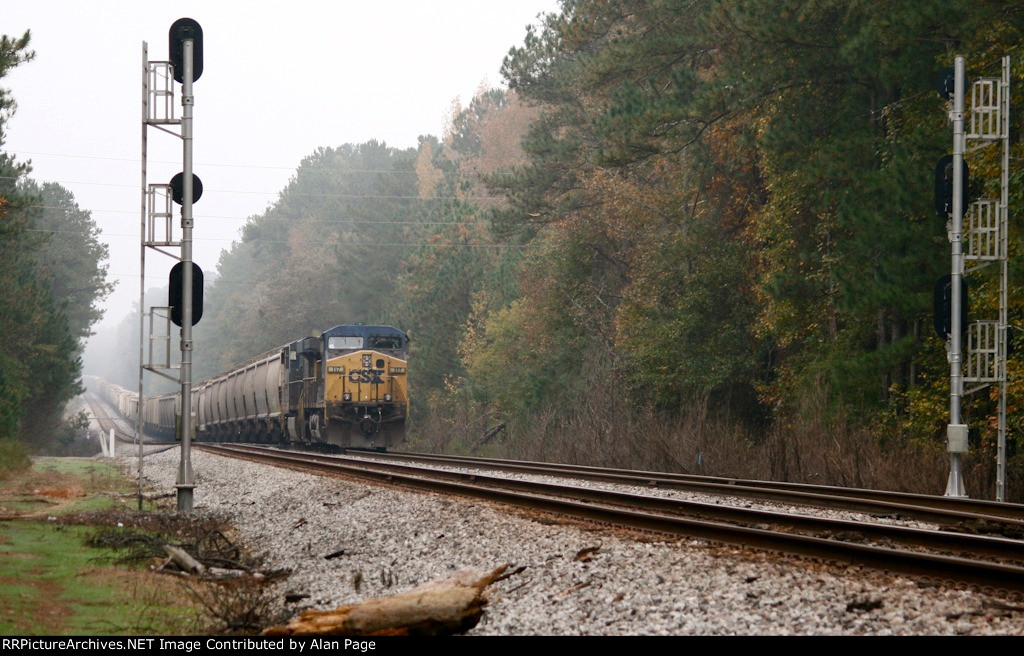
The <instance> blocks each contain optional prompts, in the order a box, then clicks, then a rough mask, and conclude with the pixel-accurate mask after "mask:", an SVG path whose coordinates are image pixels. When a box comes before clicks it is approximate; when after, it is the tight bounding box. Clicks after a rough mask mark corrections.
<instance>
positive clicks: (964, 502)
mask: <svg viewBox="0 0 1024 656" xmlns="http://www.w3.org/2000/svg"><path fill="white" fill-rule="evenodd" d="M352 453H353V455H359V456H360V457H369V458H379V459H384V458H395V459H402V460H419V461H424V462H437V463H439V464H446V465H452V466H468V467H479V468H484V469H496V470H501V471H520V472H525V473H533V474H541V475H551V476H564V477H567V478H580V479H586V480H595V481H604V482H609V483H622V484H625V485H638V486H642V487H661V488H666V489H685V490H690V491H696V492H707V493H710V494H730V495H731V496H737V497H745V498H757V499H764V500H770V501H782V502H785V503H794V504H802V505H810V506H819V507H827V508H842V509H846V510H853V511H856V512H867V513H896V514H898V515H900V516H902V517H912V518H914V519H920V520H922V521H940V522H941V521H946V520H943V519H941V517H943V516H944V514H939V515H936V514H932V511H936V510H938V511H943V513H945V511H952V512H960V513H965V514H964V515H962V517H963V518H964V519H967V520H968V521H989V522H996V523H1008V524H1011V525H1015V526H1020V527H1022V528H1024V505H1021V504H1015V503H1004V502H998V501H987V500H984V499H969V498H956V497H944V496H935V495H930V494H915V493H911V492H894V491H891V490H869V489H864V488H847V487H839V486H832V485H811V484H807V483H786V482H778V481H758V480H753V479H742V478H729V477H719V476H703V475H699V474H681V473H673V472H655V471H640V470H631V469H616V468H605V467H592V466H589V465H568V464H558V463H545V462H536V461H529V460H500V459H497V458H479V457H473V456H442V455H435V454H427V453H412V452H387V453H374V452H352ZM844 499H845V500H844ZM911 513H913V514H911Z"/></svg>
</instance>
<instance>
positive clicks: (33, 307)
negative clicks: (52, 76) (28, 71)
mask: <svg viewBox="0 0 1024 656" xmlns="http://www.w3.org/2000/svg"><path fill="white" fill-rule="evenodd" d="M30 41H31V34H30V33H25V34H24V35H23V36H21V37H9V36H0V80H2V79H3V77H4V76H5V75H6V74H7V72H8V71H10V70H11V69H13V68H14V67H16V66H19V65H22V64H25V63H27V62H29V61H31V60H32V58H33V57H34V56H35V53H34V52H33V51H32V50H31V49H30ZM15 109H16V103H15V100H14V98H13V97H12V95H11V93H10V91H9V90H8V89H4V88H0V262H3V265H2V266H0V471H2V470H5V469H8V468H10V467H15V466H17V465H18V463H24V462H25V461H26V460H25V459H26V457H27V453H28V451H29V450H31V451H33V452H37V453H58V454H60V453H65V452H67V450H68V449H69V447H70V446H71V445H72V443H73V442H74V439H75V436H76V429H78V428H81V427H83V425H84V423H83V422H86V420H85V418H84V417H82V416H75V417H71V418H66V417H65V416H64V414H65V413H64V408H65V405H66V404H67V402H68V401H69V400H71V399H72V398H74V397H75V396H77V395H78V394H79V393H80V392H81V391H82V388H81V354H82V350H83V349H84V347H85V342H86V340H87V339H88V338H89V336H90V335H91V334H92V330H91V329H92V326H93V325H94V324H95V323H96V322H97V321H99V320H100V318H101V316H102V313H101V311H100V310H99V305H100V303H101V301H102V300H103V298H104V297H105V296H106V295H107V294H109V293H110V291H111V290H112V289H113V286H112V285H111V284H110V283H109V282H107V264H106V262H105V261H106V259H107V246H106V245H105V244H102V243H101V242H100V241H99V239H98V237H99V230H98V228H97V227H96V224H95V222H94V221H93V219H92V216H91V214H90V213H89V212H88V211H87V210H83V209H82V208H80V207H79V206H78V204H77V203H76V202H75V198H74V196H73V195H72V194H71V192H69V191H68V190H67V189H65V188H63V187H62V186H60V185H59V184H56V183H53V182H47V183H44V184H39V183H37V182H35V181H34V180H32V179H31V178H30V177H29V174H30V173H31V165H30V164H29V163H27V162H20V161H17V160H16V158H14V157H12V156H11V155H10V154H8V153H6V152H4V150H3V144H4V136H5V124H6V122H7V120H8V119H9V118H10V117H11V116H12V115H13V113H14V111H15Z"/></svg>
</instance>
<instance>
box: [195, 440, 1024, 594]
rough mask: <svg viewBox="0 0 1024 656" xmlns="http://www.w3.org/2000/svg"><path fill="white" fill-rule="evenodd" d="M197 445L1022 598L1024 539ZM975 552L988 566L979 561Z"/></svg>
mask: <svg viewBox="0 0 1024 656" xmlns="http://www.w3.org/2000/svg"><path fill="white" fill-rule="evenodd" d="M197 448H201V449H204V450H208V451H210V452H214V453H218V454H222V455H229V456H232V457H240V458H245V459H249V460H254V461H259V462H265V463H270V464H275V465H280V466H286V467H292V468H297V469H303V470H312V471H316V472H321V473H329V474H334V475H343V476H354V477H358V478H362V479H368V480H375V481H379V482H384V483H389V484H395V485H401V486H405V487H411V488H415V489H420V490H429V491H434V492H441V493H445V494H456V495H461V496H467V497H472V498H476V499H484V500H488V501H494V502H499V503H503V504H509V505H513V506H517V507H521V508H527V509H532V510H541V511H545V512H550V513H556V514H559V515H564V516H568V517H571V518H573V519H577V520H589V521H596V522H601V523H606V524H611V525H615V526H620V527H625V528H631V529H640V530H644V531H654V532H658V533H662V534H669V535H677V536H688V537H695V538H701V539H706V540H710V541H714V542H722V543H728V544H735V545H742V546H748V547H754V548H759V549H767V550H771V551H778V552H783V553H789V554H795V555H800V556H805V557H811V558H818V559H824V560H829V561H832V562H837V563H842V564H848V565H855V566H865V567H870V568H874V569H880V570H885V571H890V572H895V573H900V574H909V575H914V576H920V577H925V578H927V579H930V580H935V581H943V582H954V583H968V584H971V585H975V586H978V587H980V588H981V589H983V590H985V591H993V590H1006V591H1012V592H1013V593H1015V594H1017V595H1020V594H1022V593H1024V566H1022V564H1024V542H1022V541H1020V540H1015V539H1010V538H1006V537H995V536H989V535H976V534H972V533H962V532H957V531H944V530H931V529H920V528H910V527H905V526H893V525H886V524H878V523H874V522H866V521H863V520H860V521H847V520H836V519H829V518H823V517H813V516H807V515H793V514H788V513H783V512H775V511H766V510H756V509H752V508H738V507H735V506H723V505H720V504H713V503H697V502H692V501H684V500H680V499H671V498H665V497H654V496H646V495H640V494H632V493H624V492H616V491H609V490H601V489H594V488H586V487H579V486H575V485H564V484H557V483H551V482H537V481H531V480H521V479H511V478H503V477H496V476H488V475H485V474H481V473H479V472H477V473H472V472H459V471H446V470H438V469H432V468H426V467H419V466H413V465H408V464H396V463H388V462H373V461H369V460H365V459H353V458H347V457H340V456H325V455H316V454H308V453H295V452H287V451H278V450H274V449H268V448H265V447H247V446H241V445H230V446H226V445H217V446H213V445H209V444H202V445H198V447H197ZM361 455H362V454H361ZM931 512H932V513H934V514H933V517H936V516H938V515H939V514H940V513H941V512H946V513H952V514H951V515H946V520H945V521H944V522H940V523H944V524H949V523H950V522H952V523H953V524H956V523H958V522H961V521H962V520H963V518H962V517H960V515H962V514H963V513H962V512H961V511H939V510H933V511H931ZM989 517H991V516H989ZM950 518H954V519H950ZM996 519H997V520H998V523H1000V524H1003V525H1007V526H1019V524H1020V520H1016V519H1013V518H1010V517H1001V518H996ZM984 521H985V522H991V521H995V520H992V519H985V520H984ZM894 545H899V546H894ZM907 547H912V548H907ZM978 555H984V556H985V557H986V559H985V560H982V559H979V558H978V557H977V556H978Z"/></svg>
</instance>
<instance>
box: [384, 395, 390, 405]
mask: <svg viewBox="0 0 1024 656" xmlns="http://www.w3.org/2000/svg"><path fill="white" fill-rule="evenodd" d="M384 400H385V401H387V402H388V403H391V395H390V394H385V395H384Z"/></svg>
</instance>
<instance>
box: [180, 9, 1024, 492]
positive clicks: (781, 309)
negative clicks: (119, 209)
mask: <svg viewBox="0 0 1024 656" xmlns="http://www.w3.org/2000/svg"><path fill="white" fill-rule="evenodd" d="M1022 27H1024V11H1022V10H1021V9H1020V8H1017V7H1012V6H1009V5H1007V4H1006V3H1002V2H985V1H983V2H970V3H968V2H966V1H959V0H955V1H951V2H942V3H930V2H917V1H910V0H907V1H903V2H881V1H878V0H874V1H864V2H849V1H847V0H825V1H821V2H806V1H795V0H793V1H786V0H775V1H773V2H764V1H762V0H722V1H718V2H710V1H709V2H693V1H692V0H685V1H684V0H646V1H640V0H604V1H594V0H588V1H586V2H584V1H577V0H564V1H563V2H562V5H561V9H560V11H559V12H557V13H555V14H552V15H548V16H546V17H545V19H544V21H543V24H542V25H541V26H540V27H538V28H533V29H530V30H529V31H528V32H527V34H526V37H525V39H524V42H523V44H522V45H521V46H518V47H515V48H513V49H512V50H511V51H510V53H509V55H508V57H507V58H506V60H505V62H504V66H503V74H504V76H505V79H506V82H507V85H508V90H507V91H500V90H490V91H483V92H481V93H479V94H478V95H477V97H475V98H474V99H473V100H472V102H471V103H470V104H469V105H468V106H466V107H463V108H457V109H456V111H454V112H453V113H452V116H451V120H450V122H449V125H448V127H447V128H446V131H445V133H444V134H443V135H441V136H440V137H433V136H425V137H421V139H420V143H419V146H418V148H415V149H395V148H391V147H388V146H387V145H386V144H382V143H377V142H370V143H366V144H360V145H345V146H341V147H338V148H323V149H320V150H318V151H317V152H315V153H313V154H312V155H310V156H309V157H308V158H306V159H305V160H304V161H303V162H302V164H301V166H300V167H299V168H298V170H297V171H296V174H295V177H294V178H293V179H292V181H291V183H290V184H289V185H288V187H287V188H286V189H284V190H283V191H282V192H281V194H280V197H279V198H278V201H277V202H276V203H275V204H274V205H273V206H272V207H271V208H269V209H268V210H267V211H266V212H264V213H263V214H261V215H258V216H254V217H251V218H250V220H249V221H248V224H247V225H246V226H245V228H244V230H243V233H242V239H241V241H240V242H239V243H237V244H235V245H234V246H233V247H232V248H231V249H230V250H228V251H226V252H225V253H224V254H223V256H222V258H221V261H220V266H219V268H218V276H219V278H218V280H217V282H216V283H215V284H214V285H212V287H211V288H210V289H209V290H208V291H207V297H206V299H207V300H206V312H207V314H206V315H205V317H204V319H203V322H202V323H201V324H199V326H198V327H197V334H196V343H197V363H200V364H199V365H198V368H199V369H200V372H199V373H201V374H202V373H205V374H209V373H214V372H215V371H217V370H220V369H223V368H226V367H228V366H230V365H231V364H233V363H234V362H237V361H241V360H243V359H245V358H247V357H249V356H251V355H253V354H254V353H256V352H259V351H262V350H264V349H267V348H270V347H273V346H275V345H278V344H281V343H283V342H285V341H287V340H290V339H294V338H295V337H297V336H299V335H302V334H304V333H307V332H310V331H313V330H316V329H321V330H322V329H323V328H326V327H328V326H329V325H332V324H333V323H335V322H355V321H364V322H367V323H370V322H389V323H393V324H394V325H396V326H399V327H401V328H403V329H405V330H407V331H408V332H409V333H410V335H411V336H412V340H413V342H412V343H413V350H412V355H411V357H412V358H414V360H415V366H413V367H412V368H411V373H412V378H411V381H412V384H413V386H414V387H413V391H414V395H415V403H416V406H415V409H414V412H415V414H414V420H415V425H416V431H415V432H414V439H415V440H417V441H418V446H426V447H428V448H438V449H441V448H443V449H464V450H469V449H479V448H491V449H496V450H505V451H506V452H509V453H511V452H515V453H518V454H521V455H522V454H525V455H529V456H531V457H559V458H570V459H576V460H588V461H591V462H600V461H619V462H620V464H634V465H640V464H642V465H645V466H671V467H675V468H681V469H699V470H701V471H708V472H710V473H725V472H726V471H728V472H735V473H755V474H757V475H764V476H786V477H790V478H803V479H807V480H814V479H815V477H818V479H817V480H823V479H826V478H827V479H829V480H830V481H832V482H841V483H842V482H845V483H849V484H854V483H859V484H877V485H883V484H884V485H889V486H898V485H905V486H911V487H912V486H915V485H917V486H918V487H929V488H931V491H934V488H935V487H938V489H941V486H942V481H941V480H938V481H936V480H933V479H935V478H936V477H941V476H942V475H943V474H942V471H941V462H942V459H943V458H944V457H945V456H944V452H943V446H942V436H943V431H944V426H945V423H946V422H947V415H946V408H947V402H948V387H947V385H948V382H947V380H948V379H947V376H948V365H947V363H946V360H945V350H944V346H943V343H942V342H941V341H940V340H939V339H938V338H937V337H935V336H934V333H933V331H932V328H931V322H932V318H931V297H932V287H933V284H934V282H935V280H936V279H937V278H938V277H939V276H940V275H942V274H943V273H946V272H948V267H949V264H948V263H949V255H948V253H949V246H948V241H947V236H946V226H945V222H944V221H943V220H941V219H938V218H937V217H936V216H935V214H934V211H933V209H932V206H933V171H934V163H935V161H936V160H937V159H938V157H939V156H940V155H942V154H944V153H946V152H948V151H949V150H950V148H951V132H950V129H949V126H948V125H947V115H946V107H945V105H944V103H943V101H942V100H941V99H940V98H939V97H938V95H937V94H936V93H935V91H934V86H935V79H936V76H937V73H938V71H939V70H940V69H941V68H943V67H945V66H949V65H950V64H951V61H952V57H953V55H954V54H959V53H962V54H965V55H967V57H968V66H969V68H970V71H969V75H971V76H978V75H997V74H998V71H999V68H998V62H999V58H1000V57H1001V56H1002V55H1006V54H1008V55H1010V56H1012V57H1014V62H1015V65H1014V69H1013V78H1014V79H1013V82H1012V85H1013V86H1014V88H1016V86H1017V85H1019V84H1020V82H1021V74H1020V71H1021V68H1020V64H1019V60H1020V57H1019V56H1020V54H1021V28H1022ZM1012 129H1013V131H1014V132H1016V131H1017V130H1018V129H1019V121H1016V120H1015V123H1014V126H1013V128H1012ZM996 150H997V149H994V148H990V149H987V150H981V151H979V152H976V153H972V154H971V155H970V156H969V157H970V164H971V171H972V175H973V177H974V179H975V180H977V181H979V182H978V184H979V185H980V188H979V191H982V192H985V193H986V194H987V195H993V194H994V189H996V187H994V186H993V185H997V184H998V175H997V166H998V161H997V155H998V153H997V152H996ZM1019 156H1020V146H1019V145H1014V157H1019ZM1020 177H1021V175H1020V173H1019V172H1016V171H1014V172H1013V173H1012V175H1011V219H1012V221H1013V231H1014V239H1015V241H1014V242H1013V243H1012V246H1011V248H1012V250H1013V251H1014V252H1015V253H1016V252H1018V251H1019V245H1018V243H1017V242H1018V241H1019V239H1018V236H1019V234H1020V233H1019V221H1018V220H1017V218H1016V214H1017V212H1018V210H1019V208H1020V207H1021V185H1020V184H1019V183H1020ZM1020 274H1021V271H1020V267H1019V265H1018V264H1014V265H1013V270H1012V273H1011V275H1012V276H1013V277H1014V278H1015V279H1017V278H1019V277H1020ZM971 284H972V296H971V307H972V314H973V315H974V317H977V318H983V317H993V318H994V317H995V316H996V314H995V303H996V294H997V287H996V285H995V284H994V281H993V280H992V279H991V278H986V277H985V276H984V275H980V276H975V277H974V279H972V283H971ZM1021 303H1022V298H1021V295H1020V293H1019V292H1017V291H1016V290H1012V293H1011V305H1012V311H1011V316H1012V317H1013V319H1014V321H1019V317H1020V309H1021ZM204 352H205V353H206V354H208V357H206V358H202V357H201V356H202V354H203V353H204ZM1019 357H1020V355H1019V349H1018V353H1017V354H1016V355H1014V361H1013V362H1012V363H1011V376H1014V382H1013V384H1012V385H1011V402H1010V409H1011V418H1010V420H1011V436H1012V439H1013V440H1014V441H1015V442H1016V441H1018V440H1019V437H1018V436H1019V434H1020V431H1019V429H1020V428H1021V423H1022V419H1024V415H1022V414H1021V413H1020V412H1019V410H1018V407H1019V403H1020V400H1021V392H1022V390H1021V389H1020V382H1019V380H1018V378H1017V377H1016V372H1017V371H1019V369H1018V367H1017V363H1018V360H1019ZM994 415H995V403H994V400H993V398H992V396H991V395H990V394H988V393H987V392H981V393H977V394H974V395H973V396H971V397H970V398H969V400H968V403H967V404H966V416H967V419H968V421H969V422H970V424H971V427H972V453H973V454H974V455H973V458H974V459H973V460H971V461H970V462H971V463H972V464H971V465H970V466H971V467H973V468H974V469H971V470H970V476H973V479H972V478H970V477H969V478H968V483H969V485H978V486H979V489H984V490H985V491H986V492H985V493H986V494H988V492H987V490H988V485H989V483H990V479H991V471H992V468H993V467H992V464H991V448H992V442H993V440H994V436H995V429H994V422H993V417H994ZM840 435H841V436H843V437H842V439H840V438H839V437H837V436H840ZM499 440H500V442H499ZM916 458H920V459H924V460H927V461H928V463H929V464H927V465H923V466H922V467H923V469H922V472H924V470H927V473H920V474H919V476H920V477H921V478H922V480H921V481H913V482H909V483H908V482H901V481H894V480H893V478H894V477H896V478H898V477H899V476H901V475H905V476H906V477H911V478H912V477H913V476H915V475H918V474H914V473H910V472H909V469H913V466H912V465H908V464H907V461H908V460H909V459H916ZM626 460H629V461H630V462H625V461H626ZM709 462H710V463H711V464H709ZM935 463H940V465H938V466H936V465H935ZM744 467H746V468H745V469H744ZM901 467H902V468H901ZM1019 469H1020V468H1019V466H1017V467H1016V469H1015V471H1019ZM924 478H928V480H927V481H924V480H923V479H924ZM979 489H975V490H972V493H974V494H978V493H979ZM1018 489H1019V486H1018Z"/></svg>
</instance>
